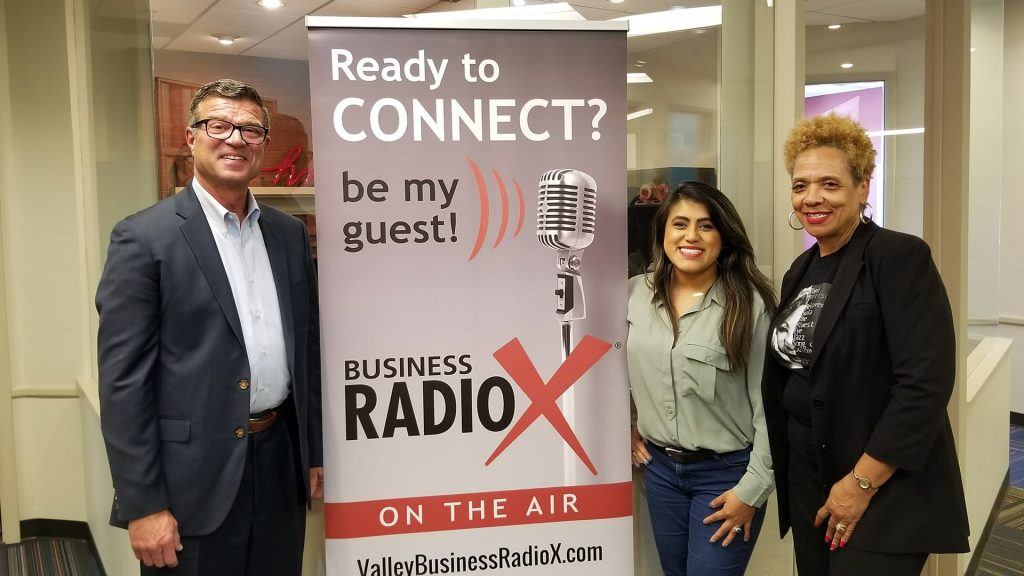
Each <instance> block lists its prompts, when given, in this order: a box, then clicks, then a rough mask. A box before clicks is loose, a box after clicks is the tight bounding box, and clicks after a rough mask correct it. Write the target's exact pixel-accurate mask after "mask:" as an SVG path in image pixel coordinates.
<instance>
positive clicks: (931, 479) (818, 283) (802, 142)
mask: <svg viewBox="0 0 1024 576" xmlns="http://www.w3.org/2000/svg"><path fill="white" fill-rule="evenodd" d="M785 155H786V168H787V169H788V170H789V172H790V174H791V175H792V191H791V196H792V202H793V212H792V213H791V214H790V226H791V227H793V228H795V229H801V228H804V229H806V230H807V232H808V233H810V234H811V235H812V236H814V237H815V238H816V239H817V243H816V244H815V245H814V246H812V247H811V248H810V249H809V250H807V251H806V252H804V253H803V254H801V255H800V256H799V257H798V258H797V259H796V261H794V262H793V265H792V266H791V267H790V269H789V271H788V272H787V273H786V275H785V278H784V279H783V283H782V298H781V302H782V303H781V305H780V306H779V308H778V312H777V313H776V315H775V317H774V319H773V321H772V326H771V333H770V334H769V338H768V340H769V341H768V357H767V358H766V361H765V364H764V378H763V379H762V390H763V400H764V403H765V416H766V419H767V422H768V434H769V438H770V441H771V451H772V460H773V462H774V463H775V464H774V466H775V478H776V486H777V490H778V498H779V519H780V523H781V530H782V534H783V535H784V534H785V533H786V532H787V531H788V529H789V528H790V527H792V528H793V537H794V546H795V548H796V562H797V569H798V571H799V573H800V575H801V576H817V575H821V576H825V575H829V576H837V575H846V574H851V575H852V574H857V575H861V574H872V575H874V574H880V575H881V574H884V575H892V576H900V575H904V574H905V575H907V576H917V575H918V574H920V572H921V568H922V567H923V565H924V563H925V561H926V560H927V558H928V554H929V553H933V552H941V553H946V552H966V551H967V550H968V544H967V535H968V525H967V509H966V505H965V503H964V494H963V486H962V483H961V480H960V469H959V466H958V464H957V458H956V451H955V447H954V444H953V435H952V431H951V429H950V425H949V419H948V418H947V416H946V404H947V403H948V401H949V398H950V395H951V394H952V391H953V379H954V362H955V354H956V343H955V340H954V333H953V319H952V314H951V312H950V307H949V300H948V298H947V296H946V291H945V288H944V287H943V284H942V279H941V278H940V277H939V274H938V271H937V270H936V268H935V265H934V264H933V262H932V258H931V252H930V251H929V249H928V246H927V245H926V244H925V243H924V242H923V241H922V240H921V239H919V238H917V237H914V236H910V235H907V234H902V233H899V232H894V231H891V230H886V229H884V228H880V227H879V226H877V225H876V224H875V223H874V222H872V221H871V219H870V216H869V215H868V214H867V212H869V211H870V206H869V205H868V203H867V197H868V186H869V180H870V178H871V173H872V172H873V171H874V156H875V151H874V148H873V147H872V145H871V140H870V139H869V138H868V137H867V134H866V133H865V132H864V129H863V128H862V127H861V126H860V125H859V124H857V123H856V122H854V121H853V120H850V119H848V118H845V117H841V116H837V115H834V114H830V115H827V116H818V117H815V118H811V119H808V120H804V121H802V122H801V123H799V124H798V125H797V127H796V128H795V129H794V130H793V132H792V134H790V137H789V139H788V140H787V142H786V149H785ZM769 358H770V359H771V360H769Z"/></svg>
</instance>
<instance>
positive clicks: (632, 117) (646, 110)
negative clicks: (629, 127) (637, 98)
mask: <svg viewBox="0 0 1024 576" xmlns="http://www.w3.org/2000/svg"><path fill="white" fill-rule="evenodd" d="M652 112H654V108H644V109H643V110H637V111H636V112H630V113H629V114H626V121H627V122H628V121H629V120H636V119H637V118H643V117H644V116H647V115H648V114H651V113H652Z"/></svg>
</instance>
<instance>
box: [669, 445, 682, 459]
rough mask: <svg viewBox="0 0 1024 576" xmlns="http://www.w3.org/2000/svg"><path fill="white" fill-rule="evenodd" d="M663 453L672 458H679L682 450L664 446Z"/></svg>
mask: <svg viewBox="0 0 1024 576" xmlns="http://www.w3.org/2000/svg"><path fill="white" fill-rule="evenodd" d="M665 453H667V454H668V455H669V456H672V457H673V458H674V457H676V456H681V455H682V454H683V450H681V449H680V448H675V447H672V446H665Z"/></svg>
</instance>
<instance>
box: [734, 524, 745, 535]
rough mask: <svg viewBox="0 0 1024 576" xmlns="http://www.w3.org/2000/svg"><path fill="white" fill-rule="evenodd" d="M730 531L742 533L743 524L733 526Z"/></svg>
mask: <svg viewBox="0 0 1024 576" xmlns="http://www.w3.org/2000/svg"><path fill="white" fill-rule="evenodd" d="M732 531H733V532H735V533H737V534H743V526H733V527H732Z"/></svg>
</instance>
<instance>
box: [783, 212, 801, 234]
mask: <svg viewBox="0 0 1024 576" xmlns="http://www.w3.org/2000/svg"><path fill="white" fill-rule="evenodd" d="M795 215H796V210H793V211H792V212H790V213H789V218H786V223H787V224H789V227H790V228H792V229H793V230H803V229H804V227H803V225H802V224H801V225H800V227H799V228H797V227H796V226H793V216H795ZM799 221H800V219H799V218H798V219H797V222H799Z"/></svg>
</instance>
